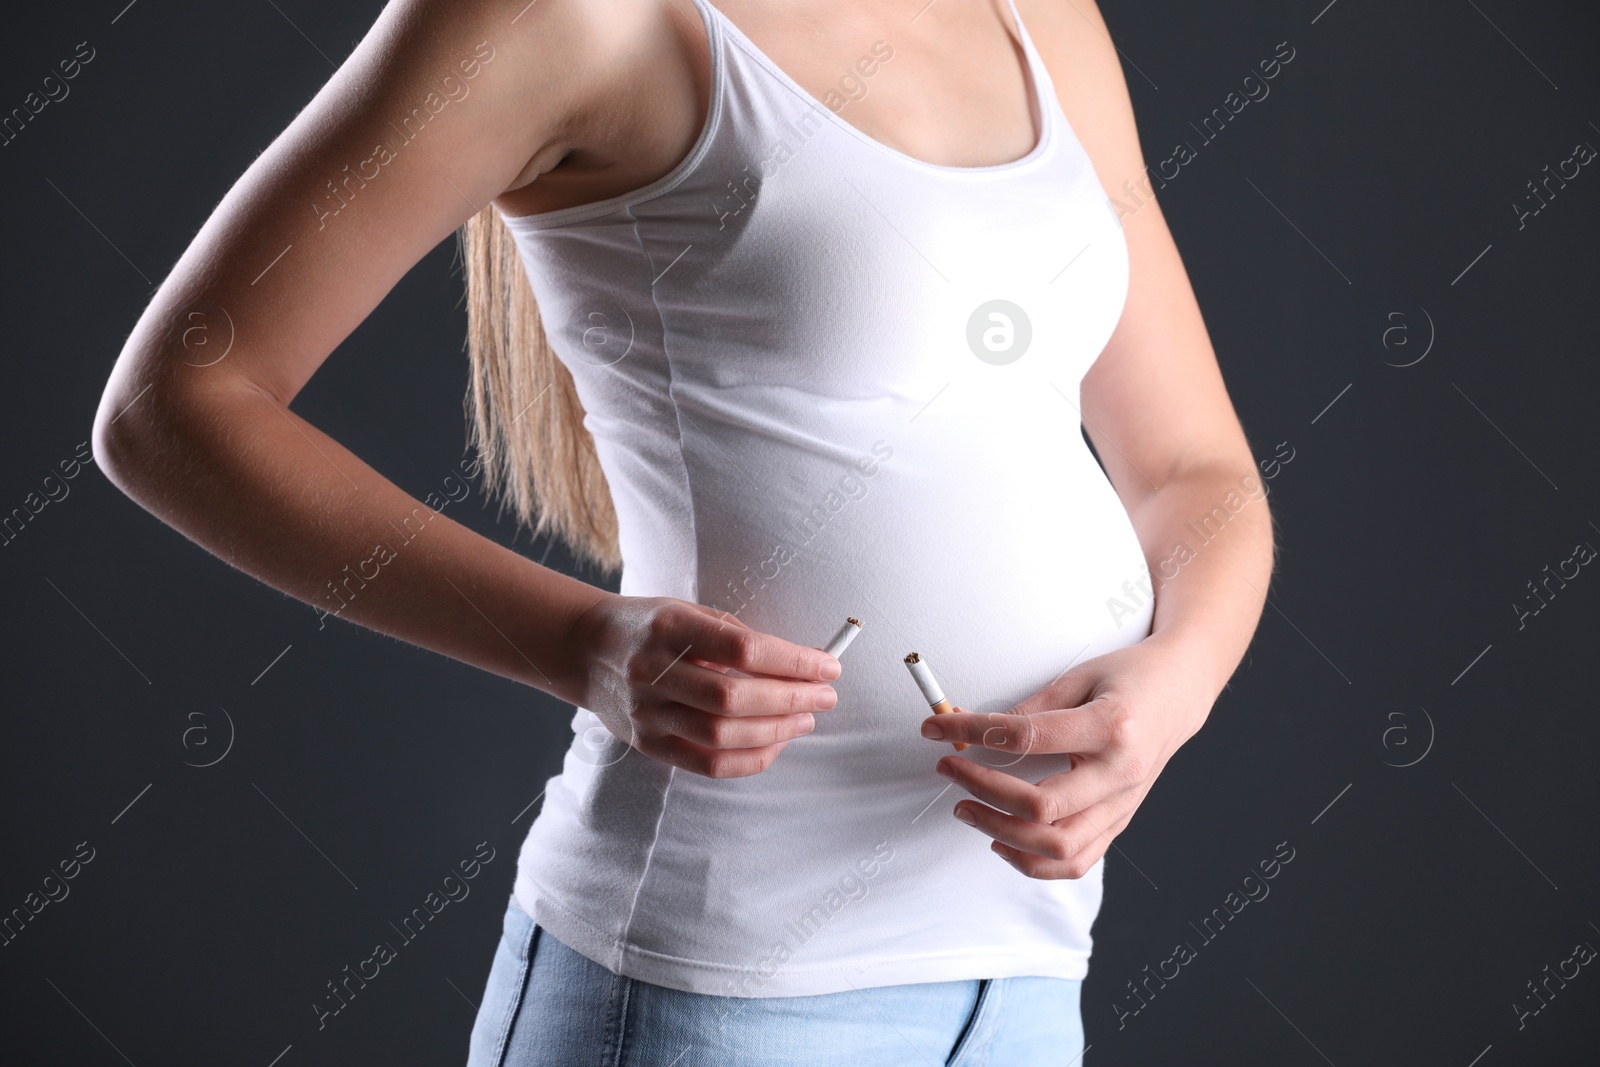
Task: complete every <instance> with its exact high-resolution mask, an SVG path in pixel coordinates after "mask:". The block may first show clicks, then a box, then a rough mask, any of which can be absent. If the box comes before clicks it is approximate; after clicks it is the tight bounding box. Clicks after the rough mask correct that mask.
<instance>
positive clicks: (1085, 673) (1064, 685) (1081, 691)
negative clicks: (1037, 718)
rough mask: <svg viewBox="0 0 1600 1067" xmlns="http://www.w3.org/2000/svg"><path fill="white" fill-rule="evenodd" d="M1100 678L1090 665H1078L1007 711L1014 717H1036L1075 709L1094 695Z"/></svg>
mask: <svg viewBox="0 0 1600 1067" xmlns="http://www.w3.org/2000/svg"><path fill="white" fill-rule="evenodd" d="M1091 662H1092V661H1091ZM1098 678H1099V672H1098V671H1097V670H1095V669H1093V668H1091V667H1090V666H1089V665H1088V663H1083V664H1076V665H1074V666H1073V667H1069V668H1067V669H1066V670H1064V671H1062V672H1061V673H1060V674H1058V675H1056V676H1055V677H1054V678H1053V679H1051V680H1050V684H1048V685H1046V686H1043V687H1041V688H1040V689H1038V690H1036V691H1034V693H1033V694H1032V695H1031V696H1029V697H1028V698H1027V699H1026V700H1024V701H1022V702H1021V703H1020V704H1017V705H1015V706H1014V707H1012V708H1009V709H1007V710H1009V711H1010V712H1011V714H1013V715H1034V714H1037V713H1038V712H1041V711H1050V710H1051V709H1053V708H1075V707H1077V706H1078V705H1080V704H1082V703H1084V702H1085V701H1087V700H1088V699H1089V698H1090V697H1091V696H1093V695H1094V683H1095V682H1096V680H1097V679H1098Z"/></svg>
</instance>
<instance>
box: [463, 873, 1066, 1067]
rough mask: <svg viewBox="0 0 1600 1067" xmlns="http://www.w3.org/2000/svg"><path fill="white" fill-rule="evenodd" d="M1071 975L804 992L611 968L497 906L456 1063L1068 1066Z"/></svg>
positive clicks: (550, 1066) (490, 1066)
mask: <svg viewBox="0 0 1600 1067" xmlns="http://www.w3.org/2000/svg"><path fill="white" fill-rule="evenodd" d="M1082 985H1083V983H1081V982H1078V981H1071V980H1067V979H1062V978H997V979H973V980H971V981H959V982H928V983H921V984H914V985H896V986H879V987H872V988H867V989H859V990H851V991H847V992H842V993H824V994H820V995H817V996H806V997H755V998H750V997H720V996H710V995H706V994H702V993H685V992H682V991H680V990H676V989H667V988H665V987H663V986H658V985H652V984H651V983H649V982H642V981H639V980H637V979H633V978H625V977H623V976H621V975H615V974H612V973H611V972H610V971H608V970H606V969H605V968H604V967H602V966H600V965H599V964H597V963H595V962H593V961H592V960H589V959H588V958H587V957H584V956H582V955H579V954H578V953H577V952H575V951H573V950H572V949H571V948H569V947H567V946H566V945H565V944H563V943H561V942H560V941H558V940H556V939H555V938H554V937H552V936H551V935H550V933H549V931H547V930H543V929H540V928H539V927H538V925H537V924H535V923H534V921H533V919H532V918H530V917H529V916H528V915H527V913H525V912H524V911H523V910H522V909H521V908H519V907H517V906H516V904H515V903H509V904H508V905H507V907H506V913H505V921H504V924H503V929H502V933H501V937H500V942H499V945H498V946H497V947H496V949H495V954H494V962H493V964H492V965H491V966H490V969H489V980H488V982H487V983H486V985H485V988H484V994H483V1003H482V1004H481V1006H480V1007H479V1009H478V1016H477V1020H476V1022H475V1023H474V1025H473V1028H472V1039H471V1048H470V1052H469V1056H468V1060H467V1067H859V1065H862V1064H870V1065H872V1067H930V1065H938V1064H944V1065H946V1067H1070V1065H1073V1064H1076V1063H1077V1062H1078V1060H1079V1059H1080V1058H1081V1056H1082V1054H1083V1022H1082V1018H1081V1016H1080V1014H1079V1003H1078V998H1079V994H1080V992H1081V990H1082Z"/></svg>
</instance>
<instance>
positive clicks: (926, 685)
mask: <svg viewBox="0 0 1600 1067" xmlns="http://www.w3.org/2000/svg"><path fill="white" fill-rule="evenodd" d="M906 666H907V667H908V668H909V669H910V670H911V677H912V679H913V680H914V681H915V682H916V683H917V688H918V689H920V690H922V695H923V697H924V698H926V699H927V701H928V705H929V706H930V707H931V708H933V713H934V714H935V715H953V714H955V710H956V709H955V708H953V707H951V706H950V701H949V700H947V699H945V695H944V690H942V689H940V688H939V683H938V682H937V681H936V680H935V679H934V677H933V672H932V671H930V670H929V669H928V665H927V664H926V663H924V662H922V657H921V656H919V655H918V654H917V653H915V652H911V653H907V655H906ZM950 743H951V744H952V745H955V746H956V751H957V752H961V751H963V750H964V749H965V748H966V747H967V743H966V742H965V741H952V742H950Z"/></svg>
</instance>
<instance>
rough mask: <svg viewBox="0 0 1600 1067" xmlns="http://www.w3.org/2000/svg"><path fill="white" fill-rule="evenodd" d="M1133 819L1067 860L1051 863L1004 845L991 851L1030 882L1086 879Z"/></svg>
mask: <svg viewBox="0 0 1600 1067" xmlns="http://www.w3.org/2000/svg"><path fill="white" fill-rule="evenodd" d="M1132 818H1133V813H1132V812H1131V811H1130V812H1128V813H1127V814H1125V815H1123V816H1122V817H1120V818H1118V819H1116V820H1114V821H1113V822H1111V823H1110V824H1109V825H1108V826H1106V828H1105V830H1104V831H1103V832H1101V833H1098V834H1097V835H1096V836H1095V837H1094V838H1093V839H1091V840H1090V842H1089V843H1088V844H1087V845H1086V846H1085V847H1083V848H1081V849H1079V850H1078V851H1077V852H1076V853H1074V854H1073V855H1072V856H1071V857H1069V858H1067V859H1064V860H1058V859H1051V858H1049V857H1045V856H1041V855H1039V854H1038V853H1035V852H1029V851H1025V850H1023V849H1018V848H1014V847H1012V846H1011V845H1008V844H1006V843H1004V842H1002V841H993V842H991V843H990V845H989V850H990V851H991V852H993V853H994V854H995V855H997V856H999V857H1000V858H1001V859H1003V860H1005V861H1006V862H1007V863H1009V864H1011V866H1013V867H1015V868H1016V869H1017V870H1018V871H1021V872H1022V873H1023V874H1025V875H1027V876H1028V877H1029V878H1082V877H1083V876H1084V875H1086V874H1088V873H1089V871H1090V870H1092V869H1093V868H1094V865H1095V864H1096V863H1099V862H1100V860H1102V859H1104V858H1105V854H1106V850H1107V849H1109V848H1110V847H1111V845H1112V843H1113V842H1114V841H1115V839H1116V837H1117V835H1118V834H1120V833H1121V832H1122V831H1123V830H1124V829H1126V828H1127V825H1128V823H1129V821H1130V820H1131V819H1132Z"/></svg>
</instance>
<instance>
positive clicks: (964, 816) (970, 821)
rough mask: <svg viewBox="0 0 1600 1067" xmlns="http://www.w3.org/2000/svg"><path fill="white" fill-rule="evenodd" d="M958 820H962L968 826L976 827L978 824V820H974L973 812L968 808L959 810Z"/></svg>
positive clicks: (957, 811)
mask: <svg viewBox="0 0 1600 1067" xmlns="http://www.w3.org/2000/svg"><path fill="white" fill-rule="evenodd" d="M956 818H958V819H960V820H961V821H962V822H964V823H966V824H967V825H968V826H976V825H977V824H978V820H976V819H974V818H973V817H972V812H970V811H968V810H967V809H966V808H957V809H956Z"/></svg>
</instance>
